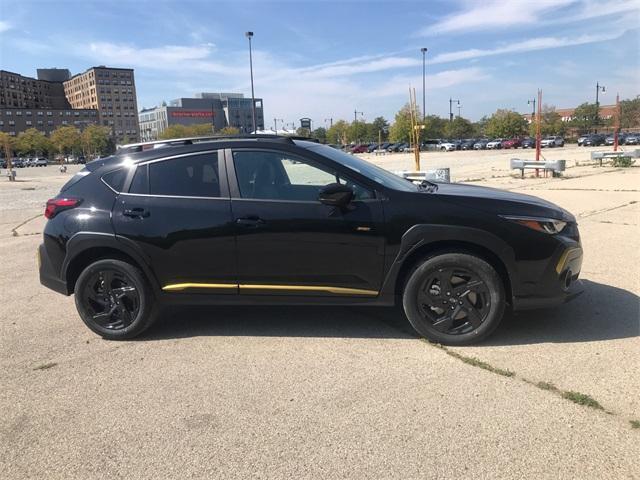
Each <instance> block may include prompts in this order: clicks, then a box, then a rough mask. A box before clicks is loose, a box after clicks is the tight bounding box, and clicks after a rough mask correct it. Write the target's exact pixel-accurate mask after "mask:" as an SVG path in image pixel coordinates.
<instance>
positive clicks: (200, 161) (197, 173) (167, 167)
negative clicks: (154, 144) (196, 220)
mask: <svg viewBox="0 0 640 480" xmlns="http://www.w3.org/2000/svg"><path fill="white" fill-rule="evenodd" d="M218 171H219V170H218V154H217V152H213V153H206V154H202V155H191V156H187V157H180V158H174V159H171V160H163V161H160V162H155V163H150V164H149V193H150V194H151V195H173V196H180V197H220V179H219V175H218ZM136 173H137V172H136ZM134 180H135V178H134Z"/></svg>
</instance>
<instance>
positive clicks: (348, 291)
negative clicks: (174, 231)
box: [162, 283, 378, 296]
mask: <svg viewBox="0 0 640 480" xmlns="http://www.w3.org/2000/svg"><path fill="white" fill-rule="evenodd" d="M191 288H207V289H212V290H216V289H225V290H228V289H232V288H239V289H240V290H281V291H290V292H325V293H333V294H336V295H367V296H376V295H378V292H377V291H376V290H365V289H361V288H347V287H332V286H328V285H264V284H248V283H245V284H237V283H172V284H170V285H165V286H164V287H162V290H164V291H166V292H176V291H182V290H188V289H191Z"/></svg>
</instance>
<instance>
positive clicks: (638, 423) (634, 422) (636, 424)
mask: <svg viewBox="0 0 640 480" xmlns="http://www.w3.org/2000/svg"><path fill="white" fill-rule="evenodd" d="M629 423H630V424H631V428H640V420H629Z"/></svg>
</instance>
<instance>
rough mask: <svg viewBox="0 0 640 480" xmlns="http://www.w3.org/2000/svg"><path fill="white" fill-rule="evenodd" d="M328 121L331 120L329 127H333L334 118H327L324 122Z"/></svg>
mask: <svg viewBox="0 0 640 480" xmlns="http://www.w3.org/2000/svg"><path fill="white" fill-rule="evenodd" d="M327 121H329V128H331V127H333V118H325V119H324V123H325V125H326V123H327Z"/></svg>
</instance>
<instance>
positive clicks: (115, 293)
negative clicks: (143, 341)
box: [82, 268, 140, 330]
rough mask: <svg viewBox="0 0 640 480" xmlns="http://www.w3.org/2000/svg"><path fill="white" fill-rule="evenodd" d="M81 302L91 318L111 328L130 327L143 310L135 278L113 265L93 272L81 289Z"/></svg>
mask: <svg viewBox="0 0 640 480" xmlns="http://www.w3.org/2000/svg"><path fill="white" fill-rule="evenodd" d="M82 302H83V303H84V305H85V306H86V308H87V311H88V312H89V313H90V315H91V320H92V321H94V322H95V323H97V324H98V325H100V326H102V327H104V328H106V329H110V330H121V329H123V328H126V327H128V326H129V325H131V324H132V323H133V320H134V319H135V318H136V316H137V315H138V311H139V310H140V295H139V294H138V290H137V288H136V287H135V284H134V282H133V280H131V278H129V277H128V276H127V275H126V274H125V273H123V272H121V271H118V270H115V269H113V268H105V269H104V270H99V271H97V272H95V273H93V275H91V277H90V278H89V279H88V280H87V282H86V286H85V288H84V291H83V292H82Z"/></svg>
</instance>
